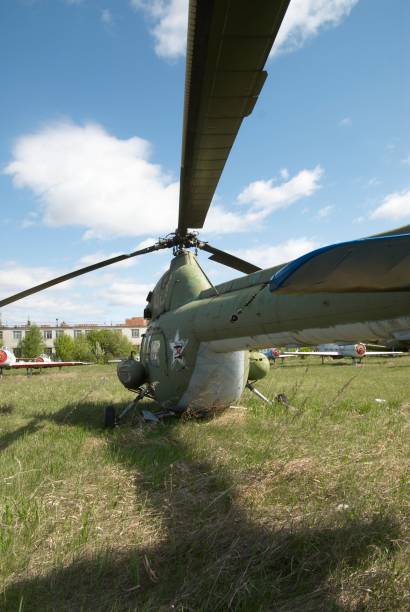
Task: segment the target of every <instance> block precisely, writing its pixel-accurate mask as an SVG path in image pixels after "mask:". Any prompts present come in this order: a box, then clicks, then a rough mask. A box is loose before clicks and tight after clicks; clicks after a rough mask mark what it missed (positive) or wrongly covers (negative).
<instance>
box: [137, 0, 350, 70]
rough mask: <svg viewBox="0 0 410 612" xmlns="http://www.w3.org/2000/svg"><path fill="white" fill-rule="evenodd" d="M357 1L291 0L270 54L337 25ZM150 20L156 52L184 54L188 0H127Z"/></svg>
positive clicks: (170, 55) (299, 44) (170, 56)
mask: <svg viewBox="0 0 410 612" xmlns="http://www.w3.org/2000/svg"><path fill="white" fill-rule="evenodd" d="M358 1H359V0H292V2H291V3H290V6H289V9H288V11H287V14H286V16H285V19H284V21H283V23H282V26H281V28H280V31H279V33H278V36H277V39H276V42H275V45H274V49H273V53H275V54H277V53H278V52H288V51H294V50H295V49H298V48H300V47H302V46H303V45H304V43H305V42H306V41H307V40H309V39H311V38H313V37H315V36H317V34H318V33H319V32H320V31H321V30H323V29H326V28H329V27H335V26H337V25H339V24H340V23H341V22H342V21H343V19H345V18H346V17H348V15H349V14H350V11H351V10H352V8H353V7H354V6H355V4H357V2H358ZM130 2H131V5H132V6H133V7H134V8H136V9H143V10H144V11H145V13H146V14H147V15H148V16H149V18H150V19H151V20H152V21H153V24H154V25H153V27H152V30H151V32H152V35H153V36H154V39H155V51H156V53H157V55H159V56H160V57H164V58H168V59H176V58H178V57H181V56H183V55H184V54H185V46H186V32H187V21H188V0H130Z"/></svg>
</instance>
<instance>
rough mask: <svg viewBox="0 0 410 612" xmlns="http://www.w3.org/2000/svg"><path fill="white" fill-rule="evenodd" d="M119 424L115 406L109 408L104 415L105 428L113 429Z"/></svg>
mask: <svg viewBox="0 0 410 612" xmlns="http://www.w3.org/2000/svg"><path fill="white" fill-rule="evenodd" d="M116 424H117V415H116V413H115V408H114V406H107V407H106V409H105V413H104V427H106V428H107V429H108V428H109V429H113V428H114V427H115V426H116Z"/></svg>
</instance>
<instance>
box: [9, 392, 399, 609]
mask: <svg viewBox="0 0 410 612" xmlns="http://www.w3.org/2000/svg"><path fill="white" fill-rule="evenodd" d="M101 409H102V405H101V404H94V403H84V404H82V405H71V406H66V407H65V408H64V409H63V410H62V411H61V412H60V413H57V414H56V415H54V417H53V421H54V422H57V423H61V424H65V425H72V426H81V427H84V426H86V427H90V428H95V427H97V423H98V427H100V423H101V414H100V413H101ZM180 426H181V425H178V423H177V422H176V421H173V422H168V423H167V424H163V425H158V426H155V427H153V428H152V427H148V426H146V427H145V428H142V429H141V428H140V429H138V430H135V429H132V428H130V427H123V428H120V429H119V430H116V431H114V432H113V433H111V434H108V435H107V439H108V440H109V441H110V449H109V451H110V455H111V457H112V460H113V462H115V463H118V464H120V465H122V466H123V467H126V468H127V469H128V470H130V471H131V472H134V475H135V482H136V487H137V488H138V493H137V492H136V494H137V495H138V497H139V498H140V497H141V498H143V497H144V496H145V497H147V498H148V499H149V504H150V507H151V508H152V509H153V510H152V513H151V515H150V518H147V517H146V518H145V520H146V521H148V522H150V523H151V525H157V524H158V525H161V530H162V534H161V537H160V538H158V539H157V540H156V542H157V543H156V544H153V545H144V544H143V545H139V544H138V543H137V542H138V541H141V534H140V533H136V534H134V533H131V534H130V538H129V539H128V540H127V542H126V544H125V545H124V543H123V542H122V543H121V546H122V547H121V548H118V549H116V548H115V547H114V546H113V547H112V548H111V549H108V550H105V551H103V552H100V553H98V554H93V555H92V556H87V555H86V554H84V556H83V557H82V558H81V559H79V560H77V561H74V562H73V563H71V564H70V565H68V566H65V567H57V568H56V569H54V570H52V571H50V572H49V573H47V574H45V575H40V576H33V577H29V578H25V579H23V578H22V579H21V580H20V581H18V582H15V583H14V584H12V585H10V586H8V588H7V589H6V590H5V592H4V595H3V599H2V605H3V608H2V609H3V610H5V611H10V612H11V611H12V610H13V611H14V610H20V611H21V612H23V611H26V612H27V611H30V610H33V611H34V610H36V611H37V610H42V611H47V610H53V611H54V610H55V611H57V610H58V611H63V610H64V611H68V610H70V611H71V610H93V611H94V610H106V611H107V612H108V611H109V610H112V611H114V610H115V611H119V610H124V611H125V610H138V611H148V610H149V611H152V612H154V611H155V612H156V611H158V610H180V611H181V612H182V610H184V611H186V612H187V611H195V612H196V611H212V612H216V611H221V612H222V611H225V610H238V611H243V612H248V611H255V612H256V611H262V610H275V611H276V610H277V611H282V612H284V611H297V610H312V611H313V610H315V611H319V610H323V611H324V610H326V611H331V610H345V609H346V607H344V606H342V604H341V603H340V594H341V591H342V584H341V582H340V577H339V579H338V578H337V575H338V572H342V571H346V568H347V570H348V571H351V572H354V571H355V570H356V569H357V568H359V567H360V566H366V563H369V562H370V559H371V558H372V556H373V555H374V550H375V548H382V549H383V550H384V551H385V553H386V554H387V555H388V556H389V555H392V554H393V553H394V547H395V545H394V543H393V542H394V541H395V540H397V538H398V533H399V532H398V528H397V527H396V525H395V523H394V522H393V521H392V520H391V519H389V518H388V517H380V516H373V517H371V518H369V519H366V520H364V519H363V520H360V519H350V520H349V519H348V518H347V517H344V516H342V515H340V514H339V515H337V517H330V519H329V518H328V519H327V523H325V522H324V521H323V519H322V522H323V524H322V525H321V526H317V524H316V525H309V524H308V523H307V522H302V523H301V522H300V521H299V522H296V523H295V524H294V525H292V524H290V525H287V526H286V527H285V528H283V527H280V526H279V525H278V523H275V520H274V517H271V516H266V513H265V514H264V515H263V519H261V518H260V519H258V518H257V517H256V516H253V515H252V514H251V512H250V511H245V509H244V506H243V502H242V501H241V489H240V487H239V485H240V484H241V483H240V482H237V481H236V480H235V481H233V480H232V479H231V477H230V475H229V474H227V473H222V472H221V469H220V468H219V469H216V467H215V466H213V465H212V463H211V462H209V461H202V460H198V458H197V457H195V456H194V455H193V451H192V450H191V449H190V448H189V446H187V445H185V444H183V443H181V440H180V439H178V435H177V433H178V432H177V429H176V427H180ZM290 486H291V485H290ZM329 524H330V525H331V526H329ZM119 544H120V543H119ZM349 609H350V608H349ZM354 609H356V608H354ZM357 609H365V608H364V607H362V608H360V607H359V608H357Z"/></svg>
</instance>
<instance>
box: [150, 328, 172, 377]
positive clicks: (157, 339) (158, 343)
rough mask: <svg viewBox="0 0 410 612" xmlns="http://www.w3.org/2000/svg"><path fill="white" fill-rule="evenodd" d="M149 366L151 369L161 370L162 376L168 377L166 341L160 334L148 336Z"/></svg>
mask: <svg viewBox="0 0 410 612" xmlns="http://www.w3.org/2000/svg"><path fill="white" fill-rule="evenodd" d="M149 365H150V366H151V367H152V368H155V369H157V368H158V370H159V369H161V371H162V374H163V373H165V374H166V375H168V360H167V350H166V341H165V336H164V334H162V333H155V334H152V335H151V336H150V342H149Z"/></svg>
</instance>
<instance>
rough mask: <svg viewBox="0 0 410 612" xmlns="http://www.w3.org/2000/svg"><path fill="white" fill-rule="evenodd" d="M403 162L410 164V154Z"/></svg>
mask: <svg viewBox="0 0 410 612" xmlns="http://www.w3.org/2000/svg"><path fill="white" fill-rule="evenodd" d="M401 163H402V164H404V165H405V166H410V155H408V156H407V157H405V158H404V159H402V160H401Z"/></svg>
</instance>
